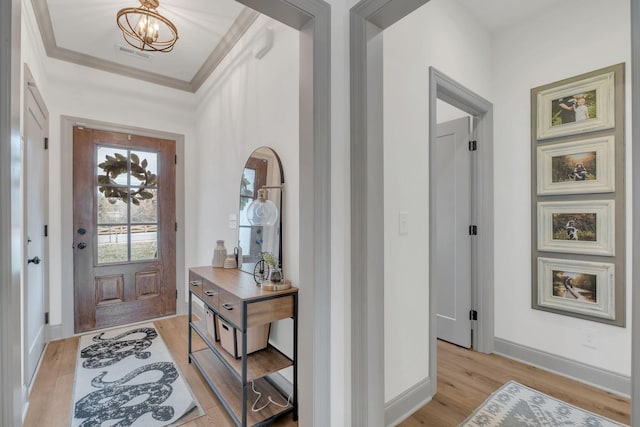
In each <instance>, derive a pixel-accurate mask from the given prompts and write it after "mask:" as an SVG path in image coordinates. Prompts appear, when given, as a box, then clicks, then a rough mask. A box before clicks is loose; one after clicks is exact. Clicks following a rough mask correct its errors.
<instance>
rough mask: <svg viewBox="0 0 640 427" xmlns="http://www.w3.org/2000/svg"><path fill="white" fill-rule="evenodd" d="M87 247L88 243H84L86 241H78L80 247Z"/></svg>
mask: <svg viewBox="0 0 640 427" xmlns="http://www.w3.org/2000/svg"><path fill="white" fill-rule="evenodd" d="M86 247H87V244H86V243H84V242H80V243H78V249H84V248H86Z"/></svg>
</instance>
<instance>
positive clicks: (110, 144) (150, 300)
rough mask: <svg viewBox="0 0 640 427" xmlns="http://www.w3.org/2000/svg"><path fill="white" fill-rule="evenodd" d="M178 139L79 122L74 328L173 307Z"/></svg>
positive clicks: (111, 323)
mask: <svg viewBox="0 0 640 427" xmlns="http://www.w3.org/2000/svg"><path fill="white" fill-rule="evenodd" d="M175 153H176V145H175V141H171V140H164V139H158V138H150V137H144V136H136V135H128V134H124V133H117V132H108V131H102V130H95V129H88V128H83V127H74V130H73V203H74V206H73V233H74V236H73V240H74V258H73V262H74V302H75V331H76V333H78V332H82V331H86V330H90V329H97V328H104V327H109V326H115V325H122V324H125V323H131V322H136V321H141V320H145V319H150V318H154V317H158V316H164V315H170V314H175V312H176V253H175V248H176V214H175V211H176V207H175V181H176V179H175V162H176V161H175V159H176V157H175Z"/></svg>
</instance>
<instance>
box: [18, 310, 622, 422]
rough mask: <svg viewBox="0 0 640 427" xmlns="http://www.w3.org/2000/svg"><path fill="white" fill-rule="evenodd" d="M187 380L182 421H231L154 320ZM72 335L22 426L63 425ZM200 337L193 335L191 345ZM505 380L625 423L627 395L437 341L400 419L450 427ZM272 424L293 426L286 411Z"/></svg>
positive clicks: (176, 326) (183, 345)
mask: <svg viewBox="0 0 640 427" xmlns="http://www.w3.org/2000/svg"><path fill="white" fill-rule="evenodd" d="M154 323H155V325H156V328H157V330H158V332H159V333H160V335H161V336H162V339H163V340H164V342H165V343H166V344H167V347H168V348H169V351H170V352H171V354H172V356H173V358H174V360H175V362H176V363H177V364H178V366H179V367H180V370H181V371H182V373H183V375H184V377H185V379H186V381H187V383H188V384H189V386H190V387H191V390H192V391H193V393H194V395H195V396H196V398H197V399H198V400H199V402H200V404H201V405H202V407H203V409H204V411H205V412H206V416H205V417H201V418H198V419H196V420H192V421H189V422H188V423H186V424H184V426H185V427H205V426H207V427H213V426H215V427H227V426H233V425H234V424H233V422H232V420H231V418H229V416H228V415H227V413H226V411H225V409H224V407H223V406H222V404H221V403H220V401H219V400H218V399H217V397H216V396H215V395H214V394H213V392H212V391H211V389H210V388H209V386H208V385H207V383H206V382H205V380H204V379H203V378H202V376H201V375H200V373H199V372H198V370H197V368H196V367H195V366H193V365H191V364H189V363H188V359H187V333H186V332H187V320H186V317H185V316H179V317H172V318H168V319H162V320H156V321H154ZM78 342H79V339H78V337H73V338H68V339H65V340H60V341H53V342H51V343H49V345H48V346H47V350H46V352H45V355H44V357H43V360H42V364H41V367H40V369H39V371H38V375H37V377H36V378H35V380H34V381H35V383H34V387H33V391H32V392H31V397H30V404H29V410H28V412H27V416H26V419H25V423H24V426H27V427H41V426H45V425H46V426H51V427H57V426H68V425H69V420H70V416H71V395H72V390H73V381H74V372H75V363H76V353H77V348H78ZM200 348H204V343H203V342H202V341H201V340H199V339H198V338H197V337H195V336H194V349H200ZM509 380H515V381H518V382H520V383H521V384H524V385H527V386H529V387H531V388H534V389H536V390H539V391H541V392H543V393H546V394H548V395H551V396H554V397H556V398H558V399H561V400H564V401H566V402H569V403H571V404H573V405H575V406H578V407H581V408H584V409H587V410H589V411H592V412H595V413H598V414H601V415H603V416H605V417H608V418H611V419H613V420H616V421H619V422H622V423H625V424H629V423H630V413H631V406H630V402H629V399H626V398H623V397H620V396H617V395H615V394H612V393H608V392H605V391H602V390H600V389H597V388H594V387H590V386H587V385H585V384H582V383H579V382H577V381H574V380H570V379H568V378H564V377H561V376H558V375H555V374H552V373H550V372H547V371H544V370H541V369H538V368H535V367H532V366H528V365H525V364H522V363H519V362H516V361H513V360H511V359H507V358H504V357H501V356H497V355H486V354H482V353H477V352H473V351H470V350H465V349H462V348H460V347H457V346H454V345H452V344H448V343H445V342H438V393H437V394H436V395H435V396H434V398H433V400H432V401H431V402H429V403H428V404H427V405H425V406H424V407H422V408H421V409H420V410H418V411H417V412H416V413H415V414H413V415H412V416H411V417H409V418H408V419H407V420H405V421H404V422H403V423H401V424H400V425H401V426H402V427H416V426H429V427H452V426H457V425H458V424H459V423H461V422H462V421H464V420H465V419H466V418H467V417H468V416H469V415H470V414H471V413H472V412H473V411H474V410H475V409H476V408H477V407H478V406H479V405H480V404H482V402H484V400H485V399H486V398H487V397H489V395H490V394H491V393H493V392H494V391H495V390H497V389H498V388H499V387H500V386H501V385H502V384H504V383H505V382H507V381H509ZM274 425H275V426H296V425H297V423H296V422H294V421H293V420H292V417H291V415H288V416H286V417H284V418H282V419H281V420H279V421H278V422H277V423H276V424H274Z"/></svg>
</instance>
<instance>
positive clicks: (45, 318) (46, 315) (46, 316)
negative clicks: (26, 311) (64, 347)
mask: <svg viewBox="0 0 640 427" xmlns="http://www.w3.org/2000/svg"><path fill="white" fill-rule="evenodd" d="M44 324H45V325H48V324H49V312H48V311H47V312H46V313H45V314H44Z"/></svg>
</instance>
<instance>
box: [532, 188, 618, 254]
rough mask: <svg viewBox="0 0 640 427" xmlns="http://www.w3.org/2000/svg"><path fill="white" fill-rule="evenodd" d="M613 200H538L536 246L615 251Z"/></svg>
mask: <svg viewBox="0 0 640 427" xmlns="http://www.w3.org/2000/svg"><path fill="white" fill-rule="evenodd" d="M614 223H615V200H588V201H570V202H562V201H560V202H539V203H538V250H539V251H547V252H565V253H575V254H587V255H605V256H614V255H615V250H614V248H615V227H614Z"/></svg>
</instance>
